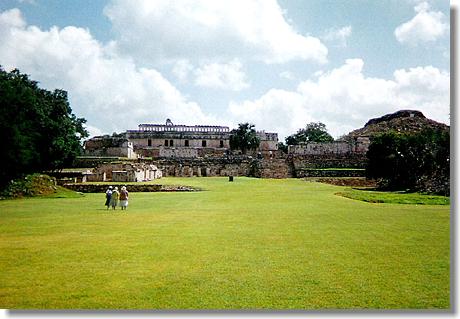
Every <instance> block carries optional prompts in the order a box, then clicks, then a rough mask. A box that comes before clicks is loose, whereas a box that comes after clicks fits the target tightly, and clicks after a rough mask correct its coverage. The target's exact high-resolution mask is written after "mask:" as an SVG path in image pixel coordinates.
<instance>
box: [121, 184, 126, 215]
mask: <svg viewBox="0 0 460 319" xmlns="http://www.w3.org/2000/svg"><path fill="white" fill-rule="evenodd" d="M120 207H121V210H126V208H128V191H127V190H126V186H123V187H122V188H121V191H120Z"/></svg>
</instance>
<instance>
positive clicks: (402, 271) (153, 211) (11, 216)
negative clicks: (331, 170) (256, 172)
mask: <svg viewBox="0 0 460 319" xmlns="http://www.w3.org/2000/svg"><path fill="white" fill-rule="evenodd" d="M158 182H159V183H168V184H184V185H190V186H198V187H202V188H204V189H205V191H202V192H187V193H186V192H184V193H179V192H177V193H131V194H130V204H129V205H130V206H129V208H128V210H127V211H126V212H121V211H120V210H119V209H118V210H116V211H115V212H113V211H107V210H105V207H104V206H103V204H104V195H103V194H86V195H85V196H77V197H74V196H65V197H67V198H29V199H16V200H4V201H0V308H12V309H44V308H46V309H54V308H58V309H343V308H348V309H361V308H365V309H420V308H421V309H447V308H449V307H450V302H449V298H450V294H449V290H450V285H449V283H450V277H449V268H450V255H449V241H450V236H449V229H450V227H449V206H448V205H401V204H381V203H378V204H377V203H366V202H362V201H356V200H352V199H348V198H344V197H341V196H337V195H334V194H335V193H337V192H340V191H343V190H345V187H339V186H332V185H326V184H322V183H314V182H305V181H302V180H295V179H290V180H265V179H251V178H241V177H237V178H236V179H235V181H234V182H233V183H229V182H228V180H227V179H226V178H188V179H178V178H177V179H174V178H163V179H161V180H160V181H158Z"/></svg>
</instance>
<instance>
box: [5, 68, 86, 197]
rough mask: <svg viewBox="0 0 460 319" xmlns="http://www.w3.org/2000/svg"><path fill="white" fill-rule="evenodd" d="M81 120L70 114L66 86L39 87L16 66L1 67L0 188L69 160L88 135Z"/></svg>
mask: <svg viewBox="0 0 460 319" xmlns="http://www.w3.org/2000/svg"><path fill="white" fill-rule="evenodd" d="M85 122H86V120H85V119H83V118H77V117H76V116H75V115H74V114H73V113H72V110H71V108H70V105H69V102H68V97H67V92H66V91H63V90H54V91H52V92H51V91H48V90H45V89H42V88H40V87H39V86H38V83H37V82H36V81H32V80H30V79H29V77H28V76H27V75H25V74H21V73H20V72H19V70H13V71H11V72H6V71H5V70H4V69H3V68H2V67H1V66H0V132H2V134H3V136H4V138H3V139H2V157H3V158H2V163H3V164H2V169H1V170H0V188H1V187H5V186H6V185H7V184H8V183H9V182H10V181H11V180H12V179H15V178H19V177H21V176H24V175H26V174H29V173H34V172H41V171H46V170H56V169H60V168H63V167H66V166H68V165H70V164H71V163H72V162H73V160H74V159H75V157H76V156H77V155H79V154H80V152H81V150H82V144H81V142H82V140H83V139H84V138H86V137H88V132H87V131H86V130H85V128H84V123H85Z"/></svg>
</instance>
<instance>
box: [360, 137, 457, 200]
mask: <svg viewBox="0 0 460 319" xmlns="http://www.w3.org/2000/svg"><path fill="white" fill-rule="evenodd" d="M449 142H450V138H449V131H448V130H441V129H439V130H435V129H425V130H422V131H421V132H419V133H413V134H400V133H397V132H388V133H384V134H381V135H378V136H375V137H374V138H373V139H372V140H371V144H370V146H369V150H368V152H367V158H368V165H367V168H366V176H367V177H368V178H373V179H378V180H379V184H380V186H381V188H384V189H391V190H409V191H420V192H428V193H436V194H442V195H446V196H447V195H449V181H450V180H449V163H450V161H449V154H450V149H449Z"/></svg>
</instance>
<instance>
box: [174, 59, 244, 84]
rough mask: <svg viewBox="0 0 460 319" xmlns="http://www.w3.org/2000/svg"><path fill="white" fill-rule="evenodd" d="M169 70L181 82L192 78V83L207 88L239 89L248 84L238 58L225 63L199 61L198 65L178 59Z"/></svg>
mask: <svg viewBox="0 0 460 319" xmlns="http://www.w3.org/2000/svg"><path fill="white" fill-rule="evenodd" d="M171 72H172V73H173V74H174V76H175V77H176V78H177V79H178V80H179V81H180V82H182V83H186V82H188V81H189V80H192V82H193V84H194V85H196V86H200V87H205V88H209V89H222V90H230V91H241V90H243V89H247V88H248V87H249V86H250V84H249V82H248V80H247V77H246V73H245V72H244V71H243V65H242V63H241V62H240V61H239V60H238V59H233V60H232V61H230V62H227V63H217V62H212V63H201V65H200V66H198V67H195V66H194V65H193V64H192V63H190V61H189V60H187V59H180V60H178V61H177V62H176V63H174V65H173V68H172V71H171Z"/></svg>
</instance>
